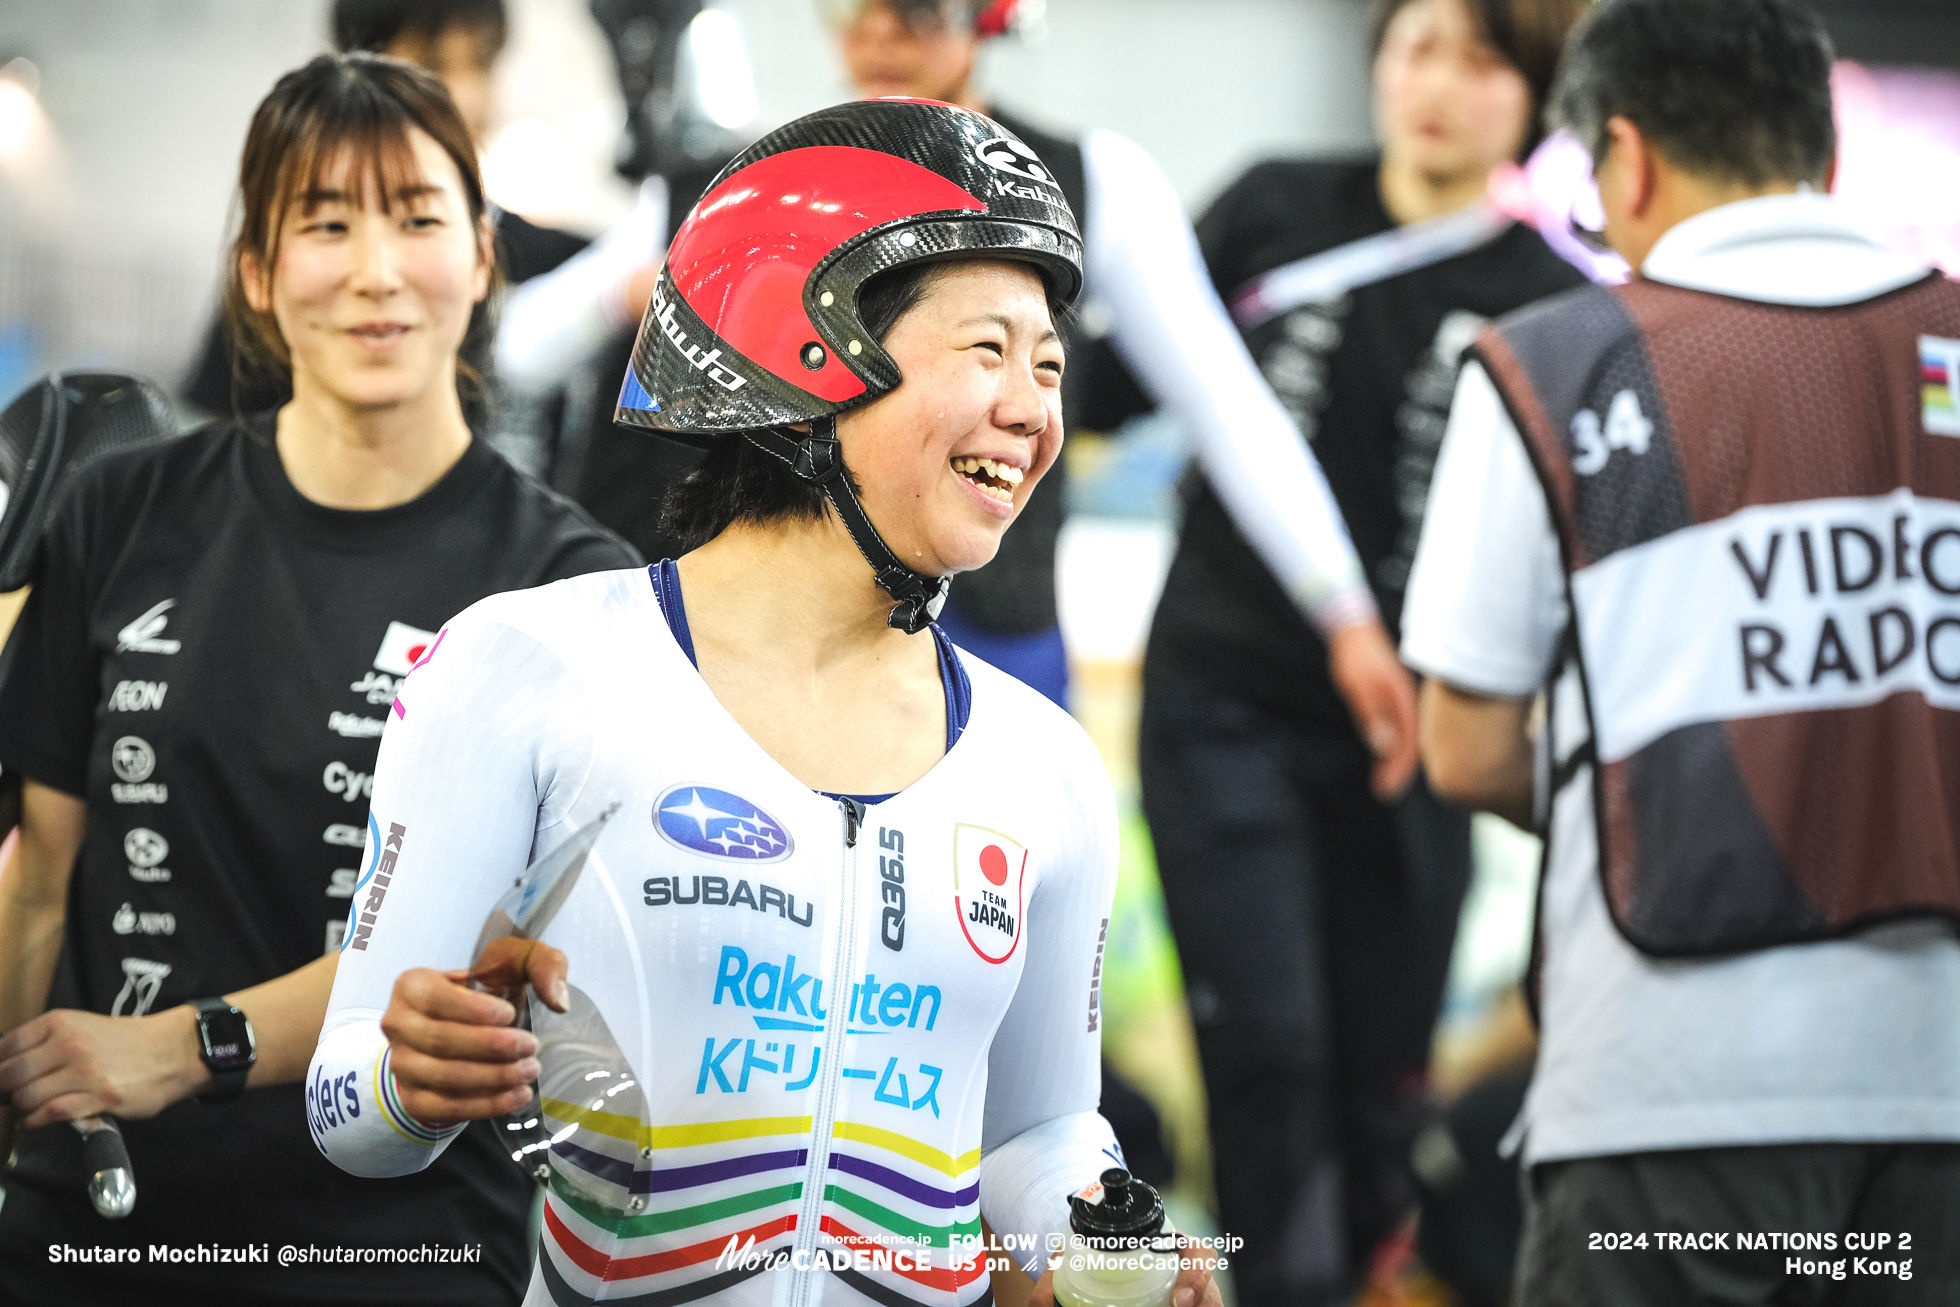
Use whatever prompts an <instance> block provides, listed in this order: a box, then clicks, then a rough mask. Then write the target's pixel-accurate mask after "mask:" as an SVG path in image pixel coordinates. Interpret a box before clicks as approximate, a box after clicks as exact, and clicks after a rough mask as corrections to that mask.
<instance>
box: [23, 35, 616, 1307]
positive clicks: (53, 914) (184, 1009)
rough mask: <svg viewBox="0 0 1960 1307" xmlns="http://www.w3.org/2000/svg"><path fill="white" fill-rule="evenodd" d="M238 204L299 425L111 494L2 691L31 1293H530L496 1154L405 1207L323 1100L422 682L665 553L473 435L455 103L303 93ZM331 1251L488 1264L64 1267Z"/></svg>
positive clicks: (84, 512) (276, 124)
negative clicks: (384, 819) (408, 685)
mask: <svg viewBox="0 0 1960 1307" xmlns="http://www.w3.org/2000/svg"><path fill="white" fill-rule="evenodd" d="M239 185H240V204H241V225H240V228H239V233H238V236H237V239H236V241H235V242H234V245H233V249H232V255H231V261H230V267H229V277H228V285H227V292H226V310H227V318H228V320H229V322H230V325H231V327H232V330H233V333H234V344H235V346H236V347H237V348H238V349H239V350H240V351H242V352H244V353H246V354H248V355H249V356H251V357H253V358H254V359H255V360H256V361H258V362H260V363H261V364H262V365H263V366H264V367H265V369H266V370H267V371H269V372H272V373H274V374H275V375H280V376H282V377H283V378H285V379H286V380H287V381H288V384H289V386H290V389H291V393H292V395H293V398H292V400H291V401H290V402H289V403H287V404H286V405H285V406H284V407H282V408H280V409H279V410H277V412H276V413H267V414H264V415H262V416H260V417H257V418H254V419H251V420H249V421H247V422H244V423H240V422H235V421H227V422H220V423H217V424H214V425H211V426H207V427H205V428H202V429H200V430H199V431H196V432H193V433H192V434H190V435H187V436H183V437H180V438H177V439H174V440H168V441H163V442H159V443H155V444H151V445H148V446H143V447H139V448H136V449H132V450H129V451H127V452H120V453H115V454H111V455H107V456H105V457H103V458H102V459H101V460H100V461H98V462H96V463H94V464H92V465H91V466H89V467H88V468H87V469H86V470H85V471H84V472H83V473H81V474H80V475H79V477H78V478H77V480H76V481H75V482H74V483H73V486H72V488H71V490H70V491H69V492H68V493H67V495H66V497H65V499H64V501H63V503H62V505H61V506H60V507H59V508H58V509H57V511H56V513H55V515H54V517H53V519H52V521H51V524H50V526H49V529H48V534H47V537H46V539H45V541H44V543H43V545H42V548H41V554H40V556H39V559H38V561H37V564H36V570H35V576H34V582H33V589H32V592H31V594H30V596H29V598H28V601H27V605H26V608H25V609H24V610H23V612H22V614H21V617H20V620H19V623H18V625H17V626H16V627H15V629H14V631H13V633H12V637H11V640H10V642H9V644H8V646H7V649H6V653H5V660H4V669H3V670H0V765H3V766H4V768H5V771H6V772H7V773H9V774H13V773H18V774H20V775H23V776H25V777H26V778H27V779H26V783H25V787H24V794H23V805H22V816H21V824H20V835H19V841H18V844H17V845H16V846H15V848H14V850H13V853H12V856H11V858H10V859H9V861H8V863H7V865H5V866H4V867H0V1029H5V1030H6V1031H8V1032H9V1033H8V1034H7V1035H6V1036H5V1038H3V1039H0V1097H4V1103H5V1107H6V1109H8V1110H10V1112H11V1114H12V1119H11V1122H9V1121H8V1120H6V1119H5V1118H7V1116H8V1111H0V1127H4V1126H6V1125H9V1124H12V1125H15V1126H17V1127H18V1136H17V1140H16V1142H17V1143H18V1162H17V1165H16V1166H15V1168H14V1170H13V1171H12V1172H11V1173H10V1174H8V1175H7V1177H6V1188H5V1203H4V1205H0V1297H4V1298H6V1299H7V1300H8V1301H10V1302H35V1303H50V1304H53V1303H60V1304H73V1303H83V1302H132V1301H144V1302H156V1301H164V1300H165V1295H166V1294H168V1295H178V1294H186V1293H190V1292H197V1293H199V1294H200V1295H201V1299H200V1300H203V1301H211V1302H223V1301H245V1300H253V1301H260V1300H264V1301H270V1300H274V1299H277V1300H279V1301H302V1300H303V1301H307V1302H373V1301H378V1300H390V1301H414V1302H420V1303H435V1302H449V1303H457V1304H477V1303H485V1302H499V1301H501V1302H514V1301H516V1300H517V1298H518V1296H519V1293H520V1290H521V1286H522V1284H523V1282H524V1278H525V1277H526V1275H527V1274H528V1269H527V1260H526V1249H525V1241H524V1226H525V1220H526V1216H527V1213H528V1210H529V1206H530V1200H531V1194H532V1189H533V1186H532V1184H531V1182H530V1180H529V1179H528V1178H527V1177H526V1176H525V1175H524V1174H523V1173H522V1172H521V1171H520V1170H519V1169H518V1167H517V1166H516V1165H514V1164H513V1163H512V1161H511V1159H510V1157H509V1155H508V1154H507V1153H506V1152H505V1149H504V1146H503V1144H502V1143H501V1141H500V1140H499V1139H498V1138H497V1137H496V1136H495V1134H494V1133H493V1132H492V1131H491V1130H490V1129H489V1127H487V1126H479V1127H476V1128H474V1129H473V1130H471V1131H470V1132H469V1134H468V1136H466V1137H465V1138H464V1139H461V1140H459V1141H458V1145H457V1147H455V1148H452V1149H451V1150H450V1152H449V1153H448V1154H447V1155H446V1156H445V1158H444V1159H443V1161H442V1163H440V1164H439V1165H438V1166H436V1167H435V1168H432V1169H431V1170H430V1171H429V1172H428V1173H427V1174H426V1175H424V1176H421V1177H418V1178H417V1179H416V1180H415V1181H412V1182H410V1183H408V1184H405V1185H402V1186H398V1187H393V1188H390V1189H389V1190H386V1191H381V1190H377V1189H374V1188H372V1187H370V1186H366V1185H363V1184H361V1183H360V1182H358V1181H354V1180H351V1179H349V1178H348V1177H347V1176H345V1175H344V1174H342V1173H341V1172H340V1171H338V1170H337V1169H335V1168H334V1167H332V1166H330V1165H329V1164H328V1163H327V1162H326V1160H325V1159H324V1158H323V1157H321V1155H320V1154H319V1152H318V1150H317V1149H316V1148H315V1147H314V1145H313V1142H312V1140H311V1139H310V1138H309V1137H308V1134H307V1128H306V1108H305V1106H304V1105H303V1103H302V1098H303V1097H304V1094H303V1091H302V1088H301V1086H299V1085H297V1084H295V1083H293V1082H294V1081H297V1080H298V1079H300V1077H301V1076H302V1075H303V1074H304V1072H305V1068H306V1065H307V1060H308V1058H309V1057H310V1056H311V1053H312V1050H313V1045H314V1043H315V1041H316V1039H317V1038H318V1035H319V1031H320V1026H321V1022H322V1020H323V1018H324V1014H325V1010H326V1002H327V996H328V992H329V990H330V988H331V986H332V983H333V978H334V974H335V971H336V964H337V960H338V954H339V950H340V948H341V946H342V941H343V938H344V937H345V935H346V930H347V925H348V918H349V912H350V900H352V899H353V896H354V894H355V890H356V885H357V883H358V877H359V875H360V867H361V865H362V862H363V859H364V858H365V860H366V865H367V867H368V868H369V870H370V874H371V873H372V868H373V867H374V866H375V859H376V858H377V857H379V855H380V853H381V841H380V839H379V838H378V837H377V836H376V834H375V831H374V828H373V826H372V823H371V822H370V821H369V819H368V815H367V799H368V796H369V792H370V788H371V785H372V781H371V777H372V775H373V773H374V762H375V756H376V751H377V748H378V741H379V737H380V735H381V733H382V728H383V725H384V724H385V721H386V719H387V716H388V713H389V711H390V704H391V702H392V701H393V699H394V696H395V693H396V691H397V689H398V688H399V685H400V682H401V679H402V678H403V677H404V676H406V674H407V672H408V670H409V668H410V666H411V665H412V664H413V663H414V662H415V661H416V660H417V659H418V658H420V657H421V656H422V654H423V653H424V651H425V649H426V647H427V646H428V645H430V644H431V642H433V641H434V639H435V636H434V634H433V632H434V631H435V630H436V629H437V628H438V627H439V626H440V625H441V623H442V622H443V621H445V620H446V619H447V618H448V617H449V616H450V615H452V614H453V613H456V612H458V611H460V610H461V609H463V608H465V607H467V606H468V605H469V604H471V603H473V602H475V601H476V600H478V599H480V598H482V597H484V596H485V595H488V594H492V593H496V592H499V591H504V590H510V589H514V588H519V587H525V586H534V585H538V584H541V583H543V582H546V581H550V580H554V579H557V578H561V577H569V576H573V575H577V574H580V573H584V572H588V571H595V570H601V569H610V568H617V567H622V566H633V565H635V564H636V563H637V559H636V557H635V556H634V555H633V553H632V552H631V550H630V549H628V548H627V547H626V546H625V545H624V544H623V543H621V542H620V541H618V540H617V539H616V538H614V537H612V536H610V535H608V534H606V533H605V532H603V531H602V530H600V529H598V528H597V527H595V526H594V525H593V524H592V523H591V522H590V521H589V519H587V518H585V517H584V516H583V515H582V514H581V513H580V512H579V510H578V509H576V508H575V507H574V506H572V505H571V504H569V503H567V502H565V501H564V500H562V499H559V498H558V497H556V496H554V495H552V494H550V493H549V492H547V491H544V490H542V489H540V488H539V487H537V486H536V485H535V484H533V483H531V482H530V481H528V480H526V479H524V478H523V477H521V476H520V475H519V474H518V473H516V472H515V471H514V470H513V469H512V468H511V467H510V466H509V465H508V464H507V463H505V462H504V461H503V460H502V459H501V458H499V457H498V456H497V455H496V454H495V453H494V452H492V451H491V450H490V449H489V448H487V447H486V446H485V445H484V444H483V443H482V442H481V441H479V440H476V439H473V438H472V436H471V433H470V430H469V428H468V426H467V425H466V424H465V422H464V420H463V406H462V400H461V397H460V395H459V383H467V382H468V381H470V380H471V378H469V377H468V370H467V367H466V365H464V364H463V363H462V362H461V361H460V359H459V352H460V351H461V350H462V349H463V348H464V346H465V341H466V338H467V335H468V333H469V332H470V331H471V330H472V328H473V327H474V328H475V329H476V330H479V331H480V330H481V317H480V305H481V303H482V301H483V300H484V298H485V297H486V296H487V295H489V294H490V293H491V292H492V290H493V288H494V286H495V281H496V271H495V266H494V262H493V259H492V255H491V230H490V221H489V215H488V213H487V211H486V206H485V202H484V199H483V190H482V183H481V181H480V179H479V177H478V175H477V168H476V152H475V148H474V145H473V142H472V139H471V137H470V134H469V131H468V129H467V127H466V126H465V125H464V123H463V121H462V119H461V118H460V117H459V116H458V114H457V112H456V109H455V107H454V105H453V104H452V103H451V101H450V100H449V98H448V96H447V95H446V94H445V92H444V90H443V87H442V84H441V83H440V82H439V81H437V80H436V79H435V77H433V76H432V75H430V74H428V73H426V72H423V71H422V70H420V69H418V68H416V67H414V66H413V65H410V64H407V63H403V62H400V61H397V60H393V59H385V58H380V57H377V56H372V55H341V56H334V55H323V56H321V57H320V58H318V59H316V60H314V61H313V62H312V63H310V64H308V65H306V66H305V67H304V68H302V69H300V70H298V71H297V72H293V73H289V74H287V75H286V76H285V77H283V78H281V79H280V81H279V83H278V84H277V85H276V86H275V87H274V88H273V90H272V93H271V94H270V95H269V96H268V97H267V98H266V100H265V101H264V102H263V103H262V104H261V105H260V106H259V109H258V111H257V113H256V114H255V116H254V118H253V121H252V126H251V130H250V133H249V134H248V136H247V138H246V143H245V150H244V155H243V159H242V161H241V164H240V169H239ZM364 848H365V853H364V852H363V849H364ZM213 1045H218V1046H223V1045H231V1046H233V1047H245V1048H249V1049H255V1052H248V1053H245V1054H243V1055H238V1054H234V1055H232V1056H213V1055H211V1054H210V1053H209V1052H208V1050H209V1049H210V1048H211V1047H212V1046H213ZM307 1092H312V1093H314V1094H315V1095H316V1096H327V1097H331V1098H332V1100H333V1103H334V1104H335V1105H336V1107H338V1105H339V1104H341V1103H342V1102H343V1101H355V1102H369V1103H370V1105H371V1100H370V1099H368V1098H367V1097H366V1095H367V1094H368V1093H369V1091H368V1089H367V1088H365V1087H361V1088H358V1089H357V1088H356V1087H353V1086H347V1085H342V1086H338V1087H328V1086H314V1087H311V1089H310V1090H309V1091H307ZM193 1096H195V1097H196V1098H197V1099H198V1101H197V1102H190V1101H186V1100H189V1099H191V1098H192V1097H193ZM98 1113H114V1114H116V1115H117V1116H119V1117H121V1118H123V1119H124V1120H125V1122H126V1125H125V1127H124V1129H125V1134H126V1136H127V1140H128V1148H129V1153H130V1157H131V1160H132V1163H133V1166H134V1170H135V1173H136V1177H137V1186H138V1198H137V1203H136V1207H135V1210H134V1212H133V1214H132V1215H130V1216H129V1217H128V1218H127V1219H125V1220H123V1221H121V1222H118V1223H116V1224H113V1225H110V1224H106V1223H104V1222H102V1221H101V1220H100V1219H99V1218H98V1217H97V1216H96V1215H95V1214H94V1212H93V1211H92V1209H91V1208H90V1206H89V1204H88V1201H87V1199H86V1198H85V1197H84V1196H83V1189H84V1185H85V1182H86V1180H87V1178H88V1177H87V1175H86V1173H85V1172H84V1169H83V1167H82V1159H81V1154H80V1140H79V1137H78V1136H77V1135H76V1134H75V1132H74V1131H73V1130H71V1129H69V1128H67V1127H66V1126H65V1125H63V1124H61V1123H63V1122H66V1121H72V1120H75V1119H77V1118H81V1117H84V1116H89V1115H94V1114H98ZM4 1151H5V1144H4V1142H0V1152H4ZM316 1241H317V1242H319V1243H322V1244H327V1243H332V1244H338V1245H355V1246H366V1247H384V1246H413V1245H417V1244H422V1243H428V1244H439V1245H447V1246H449V1247H453V1248H466V1247H476V1248H478V1249H479V1250H480V1251H479V1252H478V1253H477V1254H475V1256H474V1257H473V1258H472V1259H471V1260H469V1261H466V1262H463V1263H461V1264H455V1265H433V1264H426V1263H424V1264H418V1265H407V1264H387V1263H381V1264H372V1263H369V1264H359V1265H344V1264H343V1265H298V1266H291V1267H284V1266H278V1265H271V1266H268V1265H265V1264H263V1263H260V1264H258V1265H253V1266H237V1265H232V1266H225V1265H216V1266H214V1265H210V1264H208V1263H205V1264H199V1263H198V1262H195V1261H193V1262H190V1263H188V1264H177V1263H170V1262H159V1261H154V1260H149V1259H148V1258H147V1257H144V1258H141V1259H140V1260H136V1261H124V1262H122V1263H119V1264H96V1263H88V1264H80V1265H77V1264H67V1263H63V1262H59V1261H51V1260H50V1258H49V1256H48V1254H47V1249H48V1248H49V1247H51V1246H58V1245H64V1244H65V1245H72V1246H75V1247H80V1248H84V1249H92V1248H95V1247H98V1246H109V1245H116V1246H122V1247H129V1248H141V1249H147V1248H149V1247H151V1246H153V1245H157V1244H163V1245H167V1246H172V1247H179V1248H192V1247H194V1246H196V1245H216V1246H223V1247H242V1246H244V1245H247V1244H252V1245H265V1244H270V1245H272V1246H277V1245H279V1244H282V1243H286V1242H292V1243H296V1244H300V1245H307V1244H310V1243H313V1242H316Z"/></svg>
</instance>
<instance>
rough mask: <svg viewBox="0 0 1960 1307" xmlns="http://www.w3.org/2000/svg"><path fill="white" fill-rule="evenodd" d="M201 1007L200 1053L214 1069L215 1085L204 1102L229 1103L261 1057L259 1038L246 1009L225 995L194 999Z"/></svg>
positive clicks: (201, 1098) (203, 1096)
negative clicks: (244, 1011) (227, 998)
mask: <svg viewBox="0 0 1960 1307" xmlns="http://www.w3.org/2000/svg"><path fill="white" fill-rule="evenodd" d="M191 1006H192V1007H194V1008H196V1009H197V1055H198V1056H199V1057H200V1058H202V1059H203V1060H204V1065H205V1066H207V1067H209V1068H210V1069H211V1081H212V1083H211V1088H209V1089H207V1090H205V1091H204V1092H203V1093H201V1094H199V1095H198V1096H197V1101H198V1102H200V1103H226V1102H230V1101H231V1100H232V1099H234V1098H236V1097H238V1096H239V1094H241V1093H243V1092H244V1090H245V1077H246V1076H248V1075H250V1074H251V1072H252V1064H253V1063H254V1062H257V1061H258V1060H259V1051H258V1050H259V1045H258V1040H257V1039H256V1038H254V1037H253V1035H252V1023H251V1022H250V1021H249V1020H247V1019H246V1016H245V1014H244V1013H243V1012H240V1011H239V1010H238V1009H237V1008H235V1007H233V1006H232V1005H231V1004H229V1003H227V1002H225V1001H224V1000H223V999H221V998H199V999H193V1000H191Z"/></svg>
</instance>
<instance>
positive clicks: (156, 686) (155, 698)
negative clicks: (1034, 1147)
mask: <svg viewBox="0 0 1960 1307" xmlns="http://www.w3.org/2000/svg"><path fill="white" fill-rule="evenodd" d="M169 691H170V682H168V681H117V682H116V688H115V689H113V690H111V691H110V692H109V711H110V712H149V711H151V710H152V709H156V708H161V707H163V696H164V695H165V694H167V693H169Z"/></svg>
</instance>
